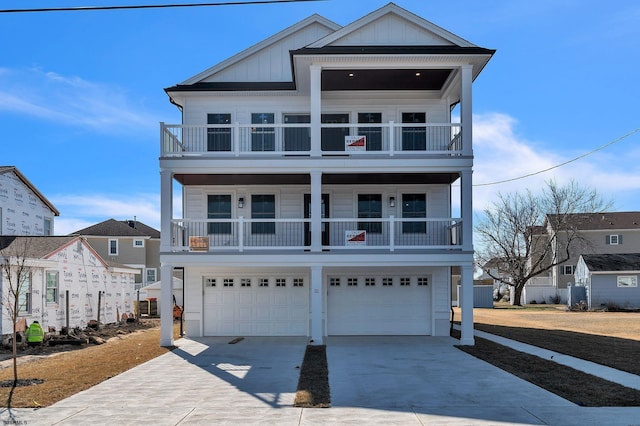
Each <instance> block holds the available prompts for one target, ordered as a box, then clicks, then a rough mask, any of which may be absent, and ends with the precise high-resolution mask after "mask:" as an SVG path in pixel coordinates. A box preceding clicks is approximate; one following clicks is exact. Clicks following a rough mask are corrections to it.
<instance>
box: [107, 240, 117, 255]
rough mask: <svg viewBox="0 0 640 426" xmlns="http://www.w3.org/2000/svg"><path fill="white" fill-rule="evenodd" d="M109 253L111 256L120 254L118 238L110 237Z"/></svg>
mask: <svg viewBox="0 0 640 426" xmlns="http://www.w3.org/2000/svg"><path fill="white" fill-rule="evenodd" d="M109 255H110V256H117V255H118V240H112V239H109Z"/></svg>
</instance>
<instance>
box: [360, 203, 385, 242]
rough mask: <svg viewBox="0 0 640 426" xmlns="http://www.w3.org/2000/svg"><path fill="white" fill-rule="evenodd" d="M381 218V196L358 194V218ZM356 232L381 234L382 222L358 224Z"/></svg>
mask: <svg viewBox="0 0 640 426" xmlns="http://www.w3.org/2000/svg"><path fill="white" fill-rule="evenodd" d="M379 217H382V195H381V194H358V218H361V219H364V218H379ZM358 230H360V231H367V232H369V233H372V234H380V233H382V222H358Z"/></svg>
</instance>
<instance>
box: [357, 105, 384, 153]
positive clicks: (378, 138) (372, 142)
mask: <svg viewBox="0 0 640 426" xmlns="http://www.w3.org/2000/svg"><path fill="white" fill-rule="evenodd" d="M358 123H360V124H374V123H382V114H381V113H379V112H359V113H358ZM358 136H366V138H367V151H382V127H359V128H358Z"/></svg>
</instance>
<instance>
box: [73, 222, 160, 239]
mask: <svg viewBox="0 0 640 426" xmlns="http://www.w3.org/2000/svg"><path fill="white" fill-rule="evenodd" d="M71 235H84V236H94V237H133V238H135V237H151V238H160V231H158V230H156V229H154V228H152V227H150V226H148V225H145V224H144V223H142V222H139V221H137V220H135V221H134V220H122V221H119V220H115V219H107V220H105V221H104V222H100V223H97V224H95V225H92V226H89V227H88V228H84V229H81V230H79V231H76V232H73V233H72V234H71Z"/></svg>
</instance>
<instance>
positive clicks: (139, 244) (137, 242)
mask: <svg viewBox="0 0 640 426" xmlns="http://www.w3.org/2000/svg"><path fill="white" fill-rule="evenodd" d="M133 246H134V247H144V240H143V239H141V238H140V239H138V238H135V239H134V240H133Z"/></svg>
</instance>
